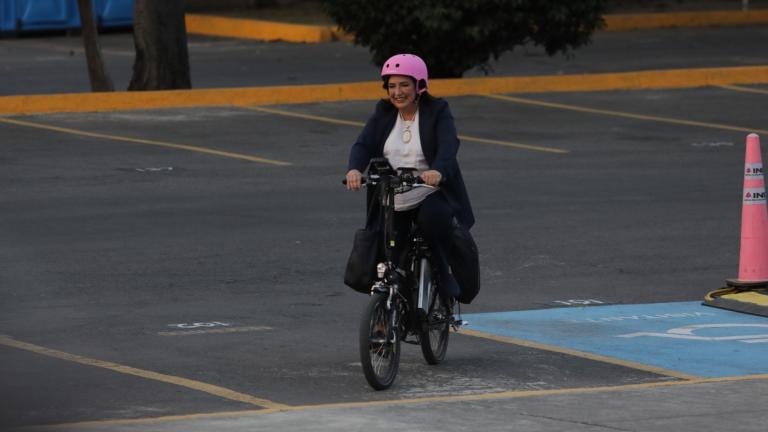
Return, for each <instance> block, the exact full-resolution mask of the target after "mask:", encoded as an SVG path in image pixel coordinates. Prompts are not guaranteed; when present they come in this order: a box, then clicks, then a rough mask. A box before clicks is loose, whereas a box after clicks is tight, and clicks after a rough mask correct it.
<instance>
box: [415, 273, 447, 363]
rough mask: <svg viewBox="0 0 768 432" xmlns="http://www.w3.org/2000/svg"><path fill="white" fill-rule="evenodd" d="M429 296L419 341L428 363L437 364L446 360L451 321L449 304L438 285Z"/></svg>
mask: <svg viewBox="0 0 768 432" xmlns="http://www.w3.org/2000/svg"><path fill="white" fill-rule="evenodd" d="M432 288H433V289H432V290H431V294H430V297H429V308H428V309H427V314H426V316H425V317H424V320H423V321H422V322H421V329H420V331H419V342H420V344H421V353H422V354H423V355H424V360H426V361H427V363H428V364H431V365H436V364H438V363H440V362H441V361H443V360H445V353H446V351H447V350H448V335H449V334H450V332H449V330H450V325H449V324H450V323H449V315H450V314H449V313H448V306H447V305H446V304H445V302H444V301H443V298H442V296H441V295H440V294H439V293H438V289H437V287H436V286H433V287H432Z"/></svg>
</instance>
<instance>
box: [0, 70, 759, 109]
mask: <svg viewBox="0 0 768 432" xmlns="http://www.w3.org/2000/svg"><path fill="white" fill-rule="evenodd" d="M738 84H768V66H740V67H725V68H705V69H670V70H651V71H640V72H617V73H599V74H574V75H554V76H519V77H494V78H460V79H434V80H430V89H431V90H430V91H431V92H432V93H433V94H434V95H436V96H440V97H449V96H473V95H486V94H500V93H543V92H590V91H607V90H638V89H652V88H693V87H704V86H713V85H738ZM384 95H385V93H384V91H383V90H382V89H381V82H380V81H366V82H356V83H337V84H314V85H299V86H275V87H244V88H222V89H195V90H165V91H141V92H109V93H69V94H53V95H20V96H0V115H19V114H44V113H54V112H102V111H127V110H148V109H162V108H189V107H199V106H253V105H279V104H297V103H316V102H333V101H352V100H377V99H381V98H382V97H383V96H384Z"/></svg>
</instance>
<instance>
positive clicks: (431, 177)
mask: <svg viewBox="0 0 768 432" xmlns="http://www.w3.org/2000/svg"><path fill="white" fill-rule="evenodd" d="M347 175H349V174H347ZM421 179H422V180H424V183H425V184H428V185H430V186H437V185H439V184H440V180H442V179H443V175H442V174H440V171H437V170H427V171H424V172H423V173H421Z"/></svg>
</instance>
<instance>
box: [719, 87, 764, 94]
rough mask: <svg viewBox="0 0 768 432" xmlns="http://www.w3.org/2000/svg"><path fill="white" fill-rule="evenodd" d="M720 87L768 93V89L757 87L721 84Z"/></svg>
mask: <svg viewBox="0 0 768 432" xmlns="http://www.w3.org/2000/svg"><path fill="white" fill-rule="evenodd" d="M718 87H720V88H724V89H728V90H734V91H740V92H745V93H758V94H768V90H763V89H756V88H751V87H742V86H735V85H719V86H718Z"/></svg>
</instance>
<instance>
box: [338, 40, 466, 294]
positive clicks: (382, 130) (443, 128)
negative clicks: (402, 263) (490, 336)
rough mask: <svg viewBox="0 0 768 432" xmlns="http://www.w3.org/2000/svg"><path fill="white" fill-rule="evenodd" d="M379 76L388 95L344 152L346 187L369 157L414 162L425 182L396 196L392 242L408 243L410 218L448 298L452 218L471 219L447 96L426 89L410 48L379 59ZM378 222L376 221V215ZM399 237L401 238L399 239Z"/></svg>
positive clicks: (405, 164) (358, 178)
mask: <svg viewBox="0 0 768 432" xmlns="http://www.w3.org/2000/svg"><path fill="white" fill-rule="evenodd" d="M381 78H382V80H383V81H384V85H383V87H384V89H385V90H386V91H387V94H388V98H387V99H383V100H381V101H379V102H378V103H377V105H376V109H375V111H374V113H373V114H372V115H371V117H370V118H369V119H368V122H367V123H366V125H365V127H364V128H363V131H362V133H361V134H360V136H359V137H358V138H357V141H356V142H355V144H354V145H353V146H352V149H351V151H350V155H349V166H348V168H349V171H348V172H347V175H346V181H347V189H350V190H359V189H360V187H361V184H362V177H363V174H362V173H363V171H365V169H366V167H367V166H368V163H369V161H370V160H371V159H372V158H376V157H382V156H383V157H385V158H387V159H388V160H389V162H390V164H391V165H392V166H393V167H394V168H415V170H416V171H415V173H414V174H415V175H418V176H419V177H420V178H421V179H422V180H423V181H424V183H425V184H427V185H430V186H434V188H415V189H413V190H411V191H408V192H405V193H403V194H399V195H396V197H395V210H396V213H395V226H396V227H398V229H397V232H398V234H399V235H398V241H397V244H398V245H401V248H402V246H404V245H405V244H406V243H407V235H408V227H409V226H410V223H411V222H412V221H415V222H416V224H417V225H418V226H419V228H420V230H421V232H422V235H423V236H424V238H425V239H426V240H427V242H429V244H430V245H431V247H432V250H433V253H434V257H435V258H436V259H435V264H436V267H437V269H436V270H437V272H438V275H439V278H440V283H439V285H438V286H439V287H440V289H441V291H442V294H443V295H444V296H446V297H447V298H455V297H457V296H458V295H459V292H460V288H459V286H458V284H457V283H456V280H455V279H454V278H453V276H452V275H451V272H450V270H449V264H448V255H447V253H448V251H449V247H450V244H449V240H450V238H451V236H450V233H451V229H452V223H453V220H454V219H456V220H457V221H458V222H459V223H460V224H461V225H463V226H464V227H465V228H467V229H469V228H471V227H472V225H473V224H474V222H475V219H474V216H473V214H472V207H471V205H470V202H469V196H468V195H467V191H466V188H465V186H464V180H463V179H462V176H461V171H460V169H459V164H458V161H457V160H456V153H457V152H458V150H459V139H458V137H457V135H456V128H455V126H454V123H453V116H452V115H451V110H450V108H449V107H448V102H446V101H445V100H443V99H439V98H434V97H432V96H431V95H430V94H429V93H428V92H427V89H428V80H429V77H428V74H427V65H426V64H425V63H424V61H423V60H422V59H421V58H419V57H418V56H415V55H413V54H397V55H395V56H393V57H391V58H390V59H389V60H387V61H386V62H384V65H383V67H382V68H381ZM379 223H380V221H379ZM403 240H404V241H403Z"/></svg>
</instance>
